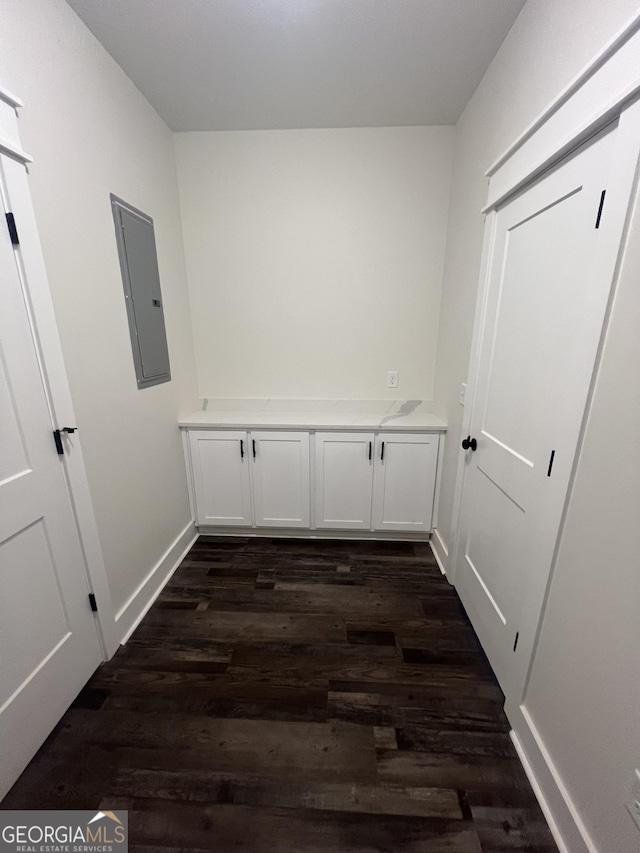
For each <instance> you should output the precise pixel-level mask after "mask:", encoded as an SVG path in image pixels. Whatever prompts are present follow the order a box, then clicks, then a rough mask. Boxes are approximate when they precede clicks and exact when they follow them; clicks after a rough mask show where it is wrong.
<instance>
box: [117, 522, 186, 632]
mask: <svg viewBox="0 0 640 853" xmlns="http://www.w3.org/2000/svg"><path fill="white" fill-rule="evenodd" d="M197 538H198V532H197V531H196V528H195V525H194V523H193V522H192V521H190V522H189V524H187V526H186V527H185V528H184V530H183V531H182V532H181V533H179V534H178V536H177V537H176V538H175V539H174V541H173V542H172V543H171V545H169V547H168V548H167V550H166V551H165V552H164V554H163V555H162V557H161V558H160V559H159V560H158V562H157V563H156V565H155V566H154V567H153V568H152V569H151V571H150V572H149V574H148V575H147V576H146V578H145V579H144V580H143V581H142V583H141V584H140V585H139V586H138V588H137V589H136V590H135V591H134V593H133V594H132V595H131V597H130V598H129V600H128V601H127V603H126V604H125V605H124V607H122V608H121V609H120V610H119V611H118V613H117V614H116V627H117V630H118V634H119V636H120V644H121V645H124V644H125V643H126V642H127V640H128V639H129V637H130V636H131V635H132V634H133V632H134V631H135V629H136V628H137V627H138V625H139V624H140V622H141V621H142V620H143V619H144V617H145V615H146V613H147V611H148V610H149V608H150V607H151V605H152V604H153V602H154V601H155V600H156V598H157V597H158V595H159V594H160V593H161V592H162V590H163V588H164V586H165V585H166V583H167V582H168V581H169V578H170V577H171V575H172V574H173V573H174V572H175V570H176V569H177V568H178V566H179V565H180V563H181V562H182V560H183V558H184V556H185V554H186V553H187V551H188V550H189V549H190V548H191V546H192V545H193V543H194V542H195V541H196V539H197Z"/></svg>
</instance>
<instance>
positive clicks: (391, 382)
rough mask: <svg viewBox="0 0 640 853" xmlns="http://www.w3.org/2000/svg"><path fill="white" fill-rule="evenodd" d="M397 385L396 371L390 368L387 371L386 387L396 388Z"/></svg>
mask: <svg viewBox="0 0 640 853" xmlns="http://www.w3.org/2000/svg"><path fill="white" fill-rule="evenodd" d="M397 387H398V371H397V370H390V371H389V372H388V373H387V388H397Z"/></svg>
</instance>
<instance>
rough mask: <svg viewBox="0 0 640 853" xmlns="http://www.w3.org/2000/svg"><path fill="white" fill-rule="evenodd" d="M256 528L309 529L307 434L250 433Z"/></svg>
mask: <svg viewBox="0 0 640 853" xmlns="http://www.w3.org/2000/svg"><path fill="white" fill-rule="evenodd" d="M250 439H251V453H252V458H253V494H254V501H255V511H256V525H257V526H258V527H309V526H310V523H311V513H310V493H309V434H308V433H306V432H304V433H303V432H252V433H251V435H250Z"/></svg>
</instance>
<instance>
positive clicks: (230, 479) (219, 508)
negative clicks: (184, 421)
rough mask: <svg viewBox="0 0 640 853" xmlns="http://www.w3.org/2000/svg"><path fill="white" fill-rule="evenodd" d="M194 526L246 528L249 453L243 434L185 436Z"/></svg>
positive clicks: (194, 432) (203, 432)
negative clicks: (194, 517) (194, 509)
mask: <svg viewBox="0 0 640 853" xmlns="http://www.w3.org/2000/svg"><path fill="white" fill-rule="evenodd" d="M189 446H190V448H191V464H192V467H193V485H194V492H195V497H196V514H197V520H198V524H212V525H220V526H225V527H250V526H251V524H252V513H251V484H250V477H249V464H250V462H249V460H250V450H249V441H248V437H247V433H246V432H226V431H224V432H222V431H221V432H218V431H216V430H191V431H190V432H189Z"/></svg>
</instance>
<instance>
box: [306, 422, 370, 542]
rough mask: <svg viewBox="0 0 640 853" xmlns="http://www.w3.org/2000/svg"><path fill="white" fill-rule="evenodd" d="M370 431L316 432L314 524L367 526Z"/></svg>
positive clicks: (344, 527)
mask: <svg viewBox="0 0 640 853" xmlns="http://www.w3.org/2000/svg"><path fill="white" fill-rule="evenodd" d="M374 443H375V435H374V434H373V433H360V432H352V433H331V432H328V433H321V432H319V433H316V484H315V492H316V494H315V508H316V518H315V522H316V527H319V528H332V529H334V530H370V529H371V498H372V486H373V448H374Z"/></svg>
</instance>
